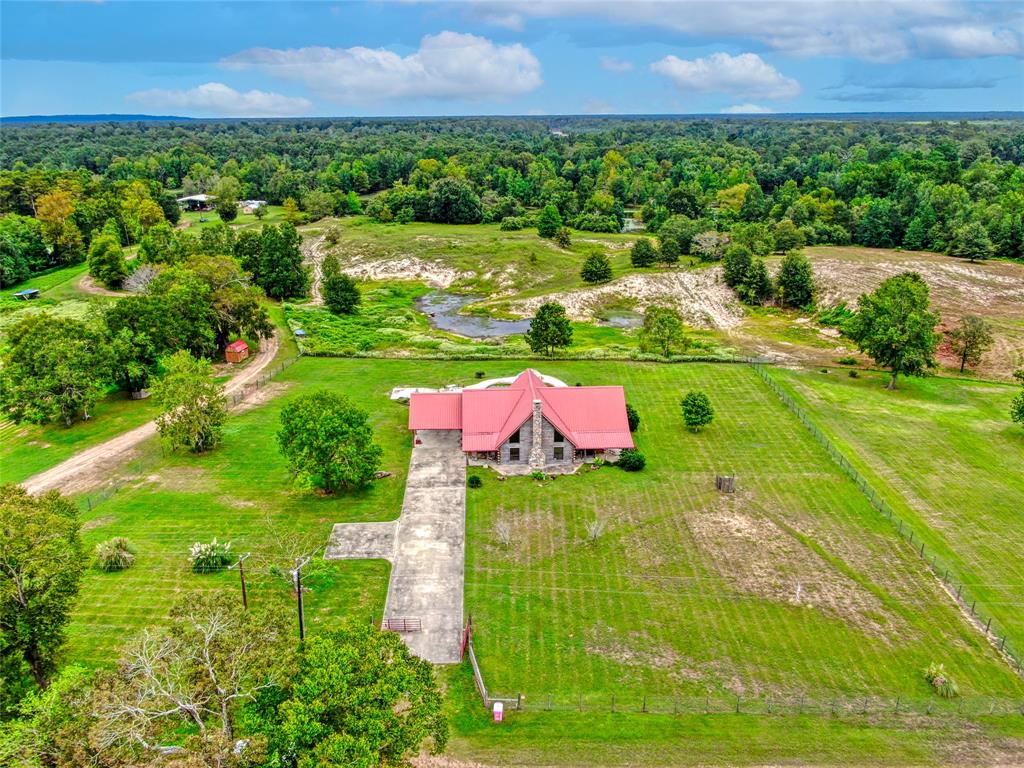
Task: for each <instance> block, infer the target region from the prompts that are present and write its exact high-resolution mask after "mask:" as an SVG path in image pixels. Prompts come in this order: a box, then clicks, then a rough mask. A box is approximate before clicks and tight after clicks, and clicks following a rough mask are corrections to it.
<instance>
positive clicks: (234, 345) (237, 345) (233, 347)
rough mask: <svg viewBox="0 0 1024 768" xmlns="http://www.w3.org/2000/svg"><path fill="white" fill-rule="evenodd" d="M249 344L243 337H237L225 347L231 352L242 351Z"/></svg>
mask: <svg viewBox="0 0 1024 768" xmlns="http://www.w3.org/2000/svg"><path fill="white" fill-rule="evenodd" d="M248 348H249V345H248V344H246V343H245V342H244V341H243V340H242V339H235V340H234V341H232V342H231V343H230V344H228V345H227V346H226V347H225V348H224V349H226V350H230V351H231V352H241V351H242V350H243V349H248Z"/></svg>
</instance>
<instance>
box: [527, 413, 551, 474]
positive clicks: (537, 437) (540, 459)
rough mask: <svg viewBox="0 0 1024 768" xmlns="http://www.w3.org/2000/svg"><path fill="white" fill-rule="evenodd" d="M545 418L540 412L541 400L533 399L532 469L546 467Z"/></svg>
mask: <svg viewBox="0 0 1024 768" xmlns="http://www.w3.org/2000/svg"><path fill="white" fill-rule="evenodd" d="M543 429H544V420H543V418H542V417H541V413H540V400H534V401H533V429H532V432H533V434H532V440H531V441H530V469H544V465H545V464H546V463H547V462H545V461H544V434H543Z"/></svg>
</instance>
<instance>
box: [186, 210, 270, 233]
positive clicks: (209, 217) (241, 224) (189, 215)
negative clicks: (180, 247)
mask: <svg viewBox="0 0 1024 768" xmlns="http://www.w3.org/2000/svg"><path fill="white" fill-rule="evenodd" d="M266 211H267V213H266V215H265V216H264V217H263V218H262V219H260V218H257V217H256V216H254V215H253V214H251V213H241V212H239V214H238V216H237V217H236V218H235V220H234V221H232V222H229V226H230V227H231V228H232V229H236V230H237V229H251V228H253V227H257V228H258V227H260V226H261V225H263V224H279V223H281V222H282V221H284V208H283V207H282V206H280V205H268V206H267V207H266ZM203 219H206V221H203ZM181 221H187V222H189V229H195V228H198V229H204V228H206V227H212V226H214V225H216V224H219V223H220V221H221V218H220V216H218V215H217V212H216V211H202V212H200V211H182V212H181Z"/></svg>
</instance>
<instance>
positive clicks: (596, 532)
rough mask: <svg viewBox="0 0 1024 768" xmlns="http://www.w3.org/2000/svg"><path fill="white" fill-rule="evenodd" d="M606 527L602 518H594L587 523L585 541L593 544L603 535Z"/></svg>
mask: <svg viewBox="0 0 1024 768" xmlns="http://www.w3.org/2000/svg"><path fill="white" fill-rule="evenodd" d="M606 527H607V523H606V521H605V520H604V518H602V517H595V518H594V519H593V520H591V521H590V522H589V523H587V540H588V541H589V542H590V543H591V544H593V543H594V542H595V541H597V540H598V539H599V538H601V534H603V533H604V529H605V528H606Z"/></svg>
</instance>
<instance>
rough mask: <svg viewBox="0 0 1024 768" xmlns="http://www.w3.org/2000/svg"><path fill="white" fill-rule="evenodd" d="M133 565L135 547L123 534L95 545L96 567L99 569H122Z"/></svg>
mask: <svg viewBox="0 0 1024 768" xmlns="http://www.w3.org/2000/svg"><path fill="white" fill-rule="evenodd" d="M133 565H135V548H134V547H133V546H132V544H131V542H130V541H128V539H126V538H124V537H123V536H115V537H114V538H112V539H107V540H106V541H102V542H100V543H99V544H97V545H96V567H97V568H98V569H99V570H101V571H123V570H125V569H126V568H131V567H132V566H133Z"/></svg>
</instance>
